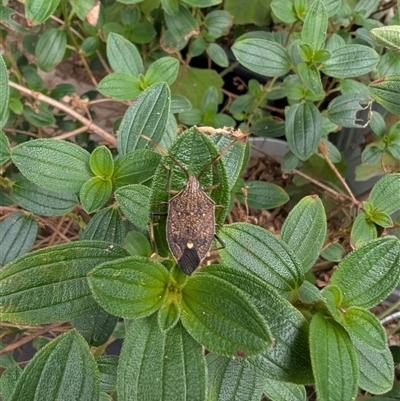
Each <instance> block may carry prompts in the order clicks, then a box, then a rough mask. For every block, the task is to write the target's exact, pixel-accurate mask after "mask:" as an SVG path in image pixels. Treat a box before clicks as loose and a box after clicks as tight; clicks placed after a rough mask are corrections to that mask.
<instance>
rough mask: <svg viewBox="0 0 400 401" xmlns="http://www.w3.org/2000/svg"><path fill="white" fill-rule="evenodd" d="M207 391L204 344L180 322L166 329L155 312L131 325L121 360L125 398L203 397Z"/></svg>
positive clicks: (172, 400)
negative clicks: (160, 324) (163, 328)
mask: <svg viewBox="0 0 400 401" xmlns="http://www.w3.org/2000/svg"><path fill="white" fill-rule="evenodd" d="M205 392H206V366H205V359H204V356H203V351H202V347H201V345H200V344H198V343H197V342H196V341H195V340H193V338H192V337H191V336H190V335H189V334H188V333H187V332H186V330H185V329H184V328H183V327H182V325H181V324H180V323H179V324H177V325H176V326H175V327H174V328H173V329H171V330H169V331H168V332H163V331H161V329H160V328H159V326H158V322H157V318H156V316H155V315H153V316H150V317H148V318H144V319H138V320H136V321H135V322H134V323H133V324H132V325H131V327H130V329H129V331H128V333H127V334H126V337H125V341H124V344H123V347H122V351H121V357H120V361H119V363H118V371H117V393H118V397H119V398H121V399H122V400H125V401H133V400H135V401H160V400H163V401H186V400H204V399H205Z"/></svg>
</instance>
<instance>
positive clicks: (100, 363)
mask: <svg viewBox="0 0 400 401" xmlns="http://www.w3.org/2000/svg"><path fill="white" fill-rule="evenodd" d="M118 361H119V357H118V356H117V355H101V356H99V357H97V358H96V362H97V367H98V368H99V372H100V391H105V392H109V391H115V390H116V388H117V367H118Z"/></svg>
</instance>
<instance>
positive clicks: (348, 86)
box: [340, 79, 371, 99]
mask: <svg viewBox="0 0 400 401" xmlns="http://www.w3.org/2000/svg"><path fill="white" fill-rule="evenodd" d="M340 91H341V92H342V95H352V94H355V93H359V94H360V95H361V96H363V97H364V98H365V99H368V98H370V97H371V93H370V91H369V89H368V86H367V85H365V84H363V83H362V82H358V81H356V80H354V79H343V80H342V81H341V82H340Z"/></svg>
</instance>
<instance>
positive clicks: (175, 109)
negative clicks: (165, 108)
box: [171, 94, 192, 114]
mask: <svg viewBox="0 0 400 401" xmlns="http://www.w3.org/2000/svg"><path fill="white" fill-rule="evenodd" d="M191 108H192V105H191V103H190V101H189V99H187V98H186V97H185V96H181V95H175V94H172V96H171V113H172V114H176V113H182V112H183V111H188V110H190V109H191Z"/></svg>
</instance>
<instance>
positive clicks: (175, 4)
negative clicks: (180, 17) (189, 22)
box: [161, 0, 179, 15]
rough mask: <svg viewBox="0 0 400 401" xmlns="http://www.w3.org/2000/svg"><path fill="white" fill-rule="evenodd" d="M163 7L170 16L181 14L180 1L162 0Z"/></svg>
mask: <svg viewBox="0 0 400 401" xmlns="http://www.w3.org/2000/svg"><path fill="white" fill-rule="evenodd" d="M161 6H162V8H163V10H164V11H165V12H166V13H167V14H169V15H174V14H177V13H178V12H179V0H161Z"/></svg>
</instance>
